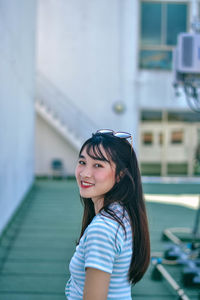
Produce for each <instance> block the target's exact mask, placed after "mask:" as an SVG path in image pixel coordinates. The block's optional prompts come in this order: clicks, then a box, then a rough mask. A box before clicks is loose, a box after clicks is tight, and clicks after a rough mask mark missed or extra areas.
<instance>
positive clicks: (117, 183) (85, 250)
mask: <svg viewBox="0 0 200 300" xmlns="http://www.w3.org/2000/svg"><path fill="white" fill-rule="evenodd" d="M129 137H131V135H130V134H128V133H114V132H113V131H111V130H101V131H99V132H97V133H96V134H93V135H92V137H91V138H90V139H89V140H87V141H86V142H85V143H84V144H83V146H82V148H81V150H80V153H79V160H78V164H77V167H76V179H77V183H78V186H79V191H80V197H81V200H82V202H83V205H84V213H83V221H82V230H81V234H80V238H79V243H78V245H77V247H76V252H75V254H74V255H73V257H72V259H71V262H70V266H69V268H70V273H71V277H70V279H69V281H68V283H67V285H66V296H67V299H69V300H76V299H83V300H94V299H95V300H106V299H108V300H110V299H115V300H117V299H120V300H130V299H131V284H135V283H137V282H138V281H139V280H140V279H141V278H142V276H143V275H144V273H145V271H146V269H147V267H148V264H149V258H150V243H149V232H148V224H147V216H146V209H145V204H144V198H143V193H142V185H141V178H140V172H139V168H138V163H137V159H136V156H135V152H134V150H133V148H132V145H131V144H130V143H129V142H128V140H127V138H129Z"/></svg>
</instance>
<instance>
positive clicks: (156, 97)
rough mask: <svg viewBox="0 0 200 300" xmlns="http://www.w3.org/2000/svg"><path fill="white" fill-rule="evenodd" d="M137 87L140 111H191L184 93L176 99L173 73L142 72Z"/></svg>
mask: <svg viewBox="0 0 200 300" xmlns="http://www.w3.org/2000/svg"><path fill="white" fill-rule="evenodd" d="M137 87H138V95H139V103H140V109H152V110H154V109H155V110H158V109H160V110H173V109H174V110H179V109H180V110H189V108H188V104H187V101H186V98H185V96H184V93H183V91H182V93H181V94H180V97H178V98H177V97H175V90H174V88H173V74H172V71H159V70H149V71H148V70H143V71H140V72H139V74H138V80H137Z"/></svg>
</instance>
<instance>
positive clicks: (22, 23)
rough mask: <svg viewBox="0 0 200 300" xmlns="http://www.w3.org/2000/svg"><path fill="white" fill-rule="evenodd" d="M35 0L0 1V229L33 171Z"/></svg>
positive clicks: (27, 188) (29, 184)
mask: <svg viewBox="0 0 200 300" xmlns="http://www.w3.org/2000/svg"><path fill="white" fill-rule="evenodd" d="M35 19H36V1H35V0H29V1H27V0H6V1H4V0H0V41H1V43H0V65H1V67H0V154H1V155H0V232H1V231H2V230H3V228H4V226H5V225H6V224H7V222H8V220H9V218H10V217H11V215H12V214H13V212H14V211H15V209H16V207H17V206H18V205H19V203H20V202H21V200H22V199H23V197H24V195H25V193H26V192H27V191H28V190H29V188H30V186H31V184H32V182H33V171H34V90H35V86H34V81H35V76H34V75H35Z"/></svg>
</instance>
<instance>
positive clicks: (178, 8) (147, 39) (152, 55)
mask: <svg viewBox="0 0 200 300" xmlns="http://www.w3.org/2000/svg"><path fill="white" fill-rule="evenodd" d="M187 15H188V6H187V4H186V3H177V2H176V3H173V2H153V1H148V0H146V1H141V24H140V28H141V32H140V62H139V64H140V68H147V69H171V65H172V50H173V46H175V45H176V44H177V35H178V33H180V32H186V31H187Z"/></svg>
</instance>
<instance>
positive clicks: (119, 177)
mask: <svg viewBox="0 0 200 300" xmlns="http://www.w3.org/2000/svg"><path fill="white" fill-rule="evenodd" d="M125 170H126V169H124V170H121V171H120V172H119V175H117V183H119V182H120V180H121V179H122V178H123V177H124V175H125Z"/></svg>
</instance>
